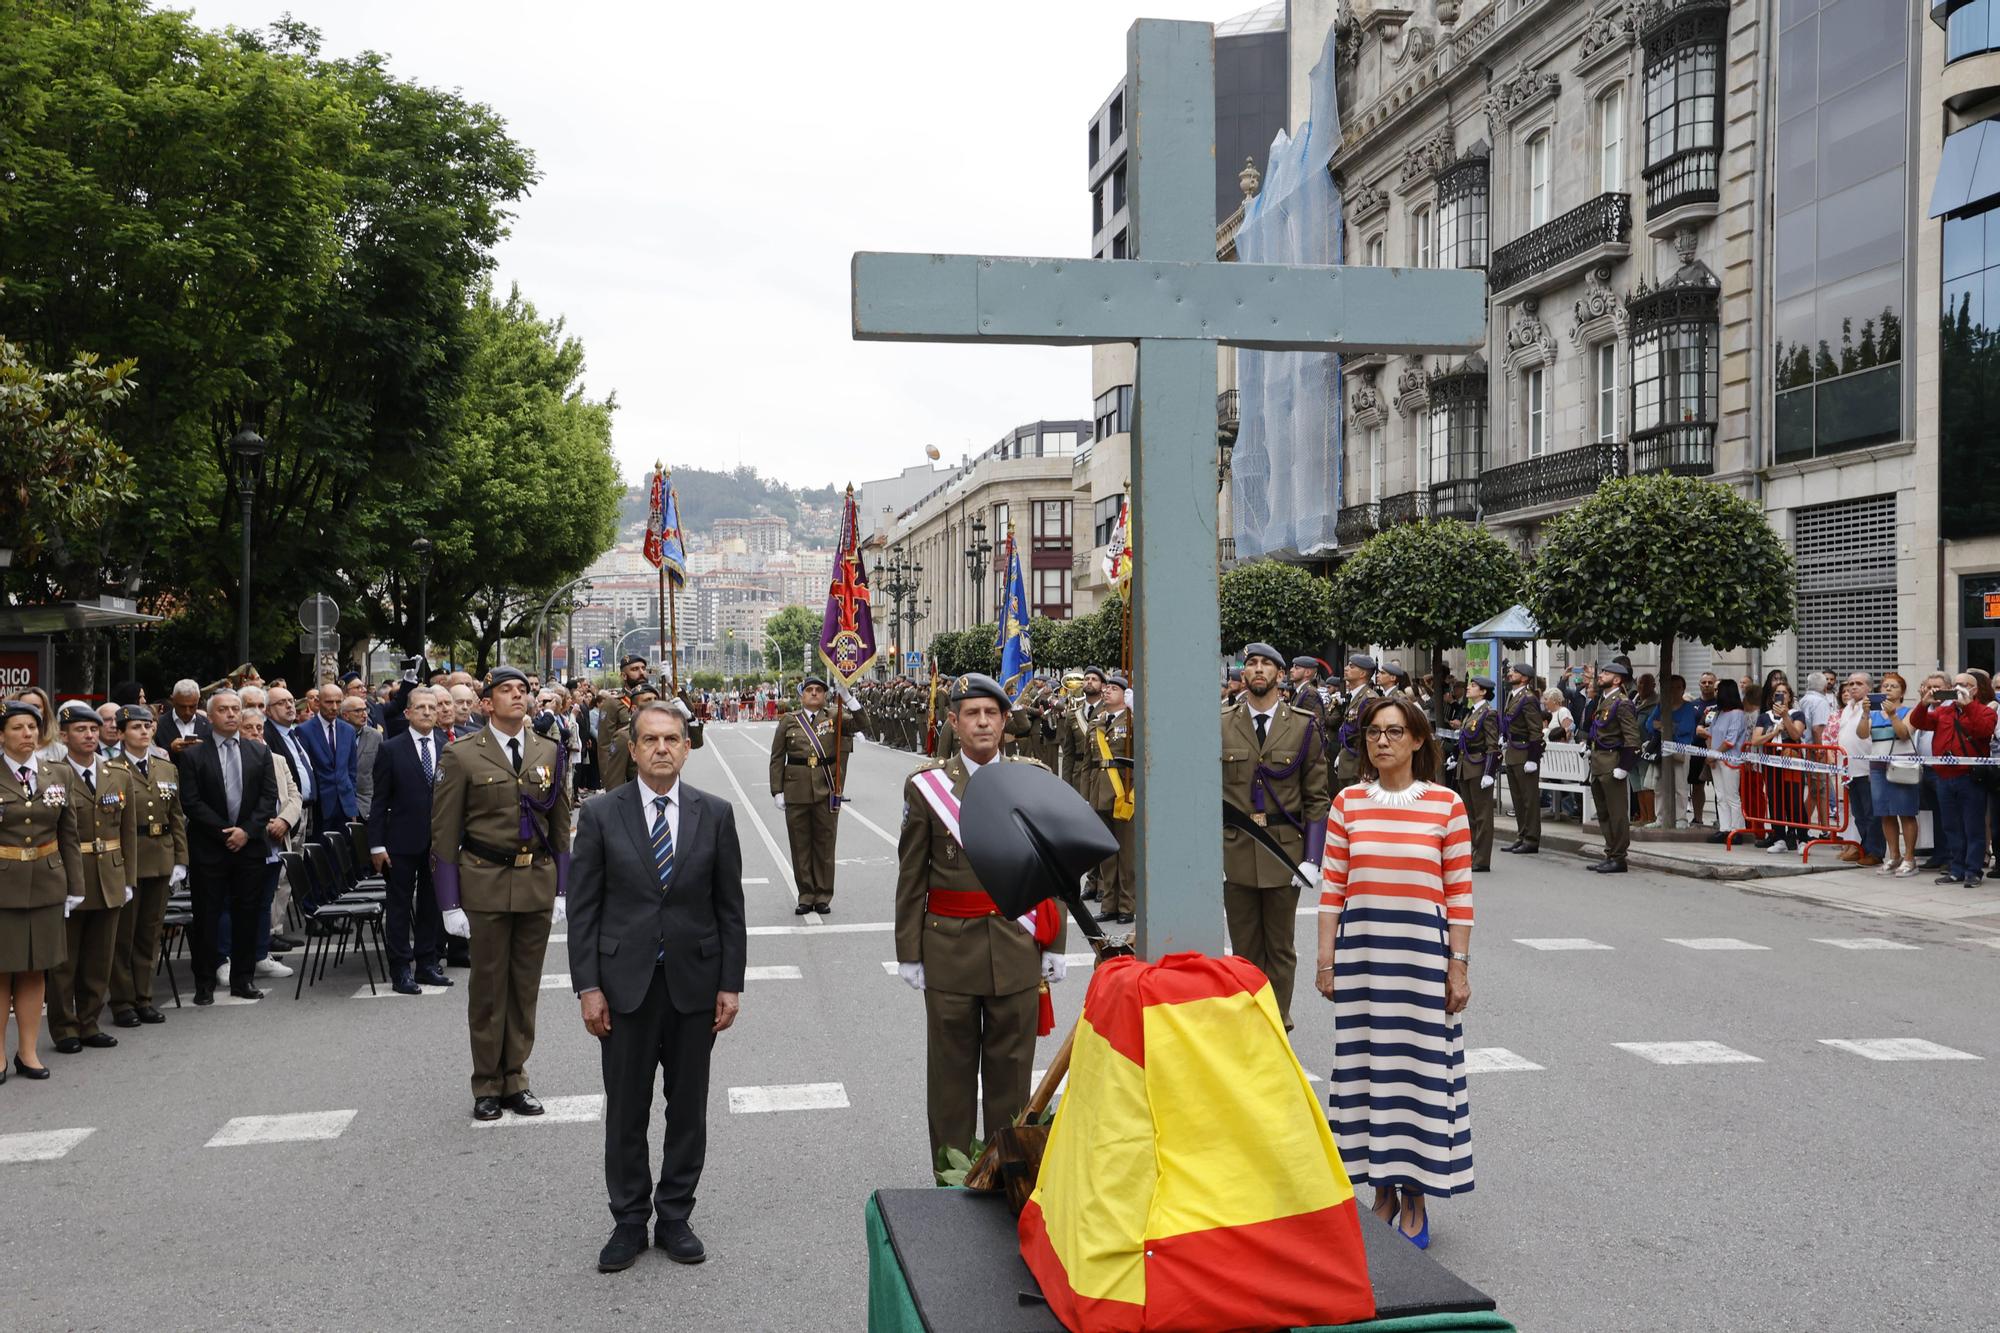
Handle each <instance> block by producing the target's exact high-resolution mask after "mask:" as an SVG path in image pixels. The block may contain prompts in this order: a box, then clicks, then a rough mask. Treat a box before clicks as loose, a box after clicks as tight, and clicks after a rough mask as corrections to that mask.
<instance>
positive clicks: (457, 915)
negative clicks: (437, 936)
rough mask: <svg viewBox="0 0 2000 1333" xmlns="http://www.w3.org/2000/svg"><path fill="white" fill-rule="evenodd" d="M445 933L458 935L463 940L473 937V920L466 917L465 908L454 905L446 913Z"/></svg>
mask: <svg viewBox="0 0 2000 1333" xmlns="http://www.w3.org/2000/svg"><path fill="white" fill-rule="evenodd" d="M444 933H445V934H447V935H456V936H458V937H459V938H460V939H462V940H469V939H471V938H472V922H471V921H470V920H469V919H468V918H467V917H466V915H465V911H464V909H463V908H458V907H454V908H452V909H451V910H450V911H449V912H446V913H445V914H444Z"/></svg>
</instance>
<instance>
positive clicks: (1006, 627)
mask: <svg viewBox="0 0 2000 1333" xmlns="http://www.w3.org/2000/svg"><path fill="white" fill-rule="evenodd" d="M1034 674H1035V654H1034V646H1033V645H1032V644H1031V643H1030V642H1029V641H1028V591H1027V586H1026V584H1025V583H1024V582H1023V581H1022V579H1021V553H1020V551H1019V550H1017V549H1016V548H1015V546H1014V527H1013V525H1012V524H1011V523H1010V524H1008V525H1007V605H1006V607H1005V609H1003V610H1002V611H1001V613H1000V688H1001V689H1003V690H1005V691H1006V692H1007V699H1008V701H1009V702H1010V703H1017V704H1018V703H1020V702H1021V692H1022V691H1023V690H1025V689H1027V688H1028V681H1029V680H1030V679H1032V678H1033V676H1034Z"/></svg>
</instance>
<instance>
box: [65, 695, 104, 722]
mask: <svg viewBox="0 0 2000 1333" xmlns="http://www.w3.org/2000/svg"><path fill="white" fill-rule="evenodd" d="M103 721H104V719H103V718H101V717H99V716H98V715H97V709H96V708H95V707H93V706H92V705H90V704H87V703H85V702H84V701H83V700H81V699H71V700H70V701H69V702H68V703H66V704H64V705H63V706H62V707H60V708H58V709H56V725H57V726H59V727H66V726H68V725H69V724H70V723H72V722H96V723H100V724H101V723H102V722H103Z"/></svg>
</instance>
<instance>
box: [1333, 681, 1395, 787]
mask: <svg viewBox="0 0 2000 1333" xmlns="http://www.w3.org/2000/svg"><path fill="white" fill-rule="evenodd" d="M1385 697H1386V696H1385V695H1384V694H1383V693H1382V691H1380V690H1378V689H1376V688H1375V687H1374V686H1373V685H1363V686H1362V687H1361V688H1360V689H1358V690H1356V691H1355V692H1354V693H1352V694H1350V695H1348V696H1347V699H1346V701H1345V702H1344V703H1342V704H1341V707H1340V729H1339V731H1338V732H1337V733H1336V734H1335V736H1334V737H1333V745H1334V747H1335V748H1334V751H1333V790H1334V791H1335V792H1336V793H1338V792H1339V791H1340V790H1341V789H1342V788H1345V787H1351V786H1353V785H1354V784H1355V783H1357V782H1359V781H1361V751H1362V744H1361V714H1362V712H1363V711H1364V710H1366V709H1367V707H1368V705H1369V704H1371V703H1373V702H1374V701H1375V700H1377V699H1381V698H1385Z"/></svg>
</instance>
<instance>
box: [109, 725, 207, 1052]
mask: <svg viewBox="0 0 2000 1333" xmlns="http://www.w3.org/2000/svg"><path fill="white" fill-rule="evenodd" d="M156 726H157V723H156V722H155V721H154V719H153V710H152V709H150V708H148V707H147V706H146V705H144V704H127V705H126V706H125V707H123V708H121V709H119V710H118V736H119V753H120V755H121V756H122V758H123V760H124V763H125V767H126V768H128V769H130V770H131V782H132V804H133V808H134V810H135V811H136V823H137V825H138V842H137V850H136V851H134V852H133V854H132V856H133V859H134V860H135V861H136V862H137V863H138V873H139V887H138V891H137V892H136V893H134V894H133V895H132V901H131V902H130V903H128V904H127V905H126V907H125V910H124V911H123V912H121V913H119V915H118V943H117V947H116V948H115V949H114V951H113V952H112V955H111V1021H112V1022H113V1023H115V1024H116V1025H117V1026H119V1027H121V1028H135V1027H138V1026H139V1025H140V1024H141V1023H164V1022H166V1021H167V1016H166V1015H165V1014H163V1013H161V1012H160V1011H159V1008H158V1007H157V1006H156V1005H154V1003H153V974H154V973H155V972H156V971H158V969H159V965H160V925H161V922H162V921H163V920H164V919H165V917H166V914H167V898H168V897H169V895H171V894H172V893H173V890H174V886H175V885H177V884H179V883H181V882H182V881H183V880H185V879H186V878H187V873H188V872H187V863H188V840H187V816H186V815H184V814H183V813H181V779H180V773H179V771H178V770H176V769H175V768H174V761H173V760H172V759H171V758H170V757H169V756H168V754H167V752H166V751H165V750H162V749H159V748H158V747H156V746H155V745H154V744H153V732H154V729H155V727H156Z"/></svg>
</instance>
